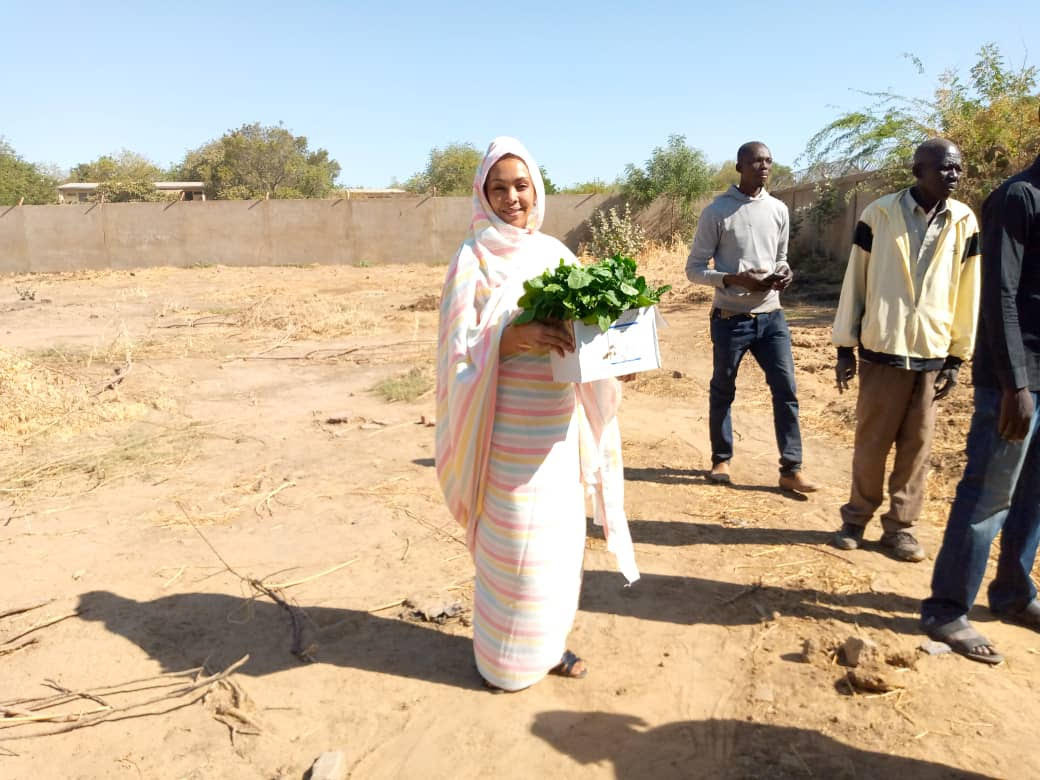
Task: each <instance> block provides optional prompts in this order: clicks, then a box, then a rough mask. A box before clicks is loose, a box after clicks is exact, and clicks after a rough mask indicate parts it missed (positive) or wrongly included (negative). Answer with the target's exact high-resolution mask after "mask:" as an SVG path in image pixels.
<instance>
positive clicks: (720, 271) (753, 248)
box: [686, 185, 790, 314]
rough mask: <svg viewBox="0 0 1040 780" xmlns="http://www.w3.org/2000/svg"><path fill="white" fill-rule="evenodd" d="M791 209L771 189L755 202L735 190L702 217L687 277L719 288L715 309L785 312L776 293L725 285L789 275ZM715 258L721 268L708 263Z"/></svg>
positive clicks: (705, 210) (723, 194) (721, 196)
mask: <svg viewBox="0 0 1040 780" xmlns="http://www.w3.org/2000/svg"><path fill="white" fill-rule="evenodd" d="M789 229H790V224H789V220H788V215H787V206H786V205H785V204H784V202H783V201H781V200H778V199H777V198H774V197H773V196H772V195H770V194H769V193H768V192H766V191H765V190H762V192H760V193H759V194H758V195H757V196H756V197H754V198H751V197H748V196H747V195H745V194H744V193H742V192H741V191H740V190H738V189H737V188H736V186H735V185H734V186H731V187H730V188H729V189H728V190H726V191H725V192H724V193H722V194H721V195H719V196H718V197H717V198H715V200H713V201H712V202H711V203H710V204H708V206H707V207H705V209H704V211H702V212H701V217H700V220H699V221H698V223H697V234H696V235H695V236H694V238H693V246H692V247H691V248H690V256H689V258H688V259H687V260H686V278H687V279H689V280H690V281H691V282H693V283H694V284H706V285H709V286H711V287H714V288H715V306H717V307H718V308H720V309H727V310H729V311H739V312H745V313H748V314H761V313H763V312H767V311H774V310H776V309H779V308H780V293H779V292H777V291H776V290H766V291H765V292H751V291H749V290H745V289H744V288H743V287H736V286H729V287H727V286H726V285H724V284H723V282H722V279H723V277H725V276H726V274H737V273H740V272H741V271H765V272H766V273H767V274H772V273H786V272H787V271H788V270H789V268H790V267H789V266H788V265H787V237H788V232H789ZM712 258H714V259H715V267H714V268H713V269H712V268H708V261H709V260H711V259H712Z"/></svg>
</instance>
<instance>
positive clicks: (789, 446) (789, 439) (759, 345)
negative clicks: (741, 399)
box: [708, 309, 802, 474]
mask: <svg viewBox="0 0 1040 780" xmlns="http://www.w3.org/2000/svg"><path fill="white" fill-rule="evenodd" d="M711 343H712V345H713V348H714V359H715V366H714V371H713V373H712V376H711V384H710V386H709V412H708V428H709V430H710V433H711V462H712V463H713V464H715V463H720V462H722V461H725V460H729V459H730V458H732V457H733V423H732V420H731V419H730V406H732V405H733V398H734V396H735V395H736V389H737V370H738V369H739V368H740V361H741V360H743V358H744V354H745V353H746V352H748V351H750V352H751V354H752V355H754V357H755V360H757V361H758V365H760V366H761V367H762V370H763V371H764V372H765V375H766V383H767V384H768V385H769V390H770V391H771V392H772V394H773V427H774V429H775V430H776V445H777V448H778V449H779V450H780V473H781V474H793V473H794V472H796V471H798V470H799V469H800V468H801V467H802V435H801V432H800V431H799V429H798V397H797V390H796V388H795V383H794V359H793V358H792V357H791V331H789V330H788V329H787V320H786V319H784V312H783V310H782V309H777V310H776V311H771V312H766V313H765V314H759V315H758V316H757V317H753V316H751V315H748V314H743V315H736V316H733V317H729V318H725V319H724V318H722V317H721V316H719V313H718V309H714V310H712V315H711Z"/></svg>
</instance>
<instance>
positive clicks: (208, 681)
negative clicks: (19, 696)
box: [0, 654, 249, 736]
mask: <svg viewBox="0 0 1040 780" xmlns="http://www.w3.org/2000/svg"><path fill="white" fill-rule="evenodd" d="M248 660H249V655H248V654H247V655H244V656H242V657H241V658H240V659H238V660H237V661H235V662H234V663H233V664H231V665H230V666H229V667H227V669H225V670H224V671H222V672H219V673H217V674H214V675H211V676H210V677H202V678H200V679H199V680H197V681H195V682H192V683H190V684H188V685H186V686H184V687H181V688H178V689H177V690H174V691H170V692H169V693H166V694H163V695H162V696H155V697H152V698H150V699H146V700H145V701H140V702H136V703H133V704H127V705H123V706H120V707H112V706H103V707H95V708H93V709H90V710H85V711H82V712H74V713H68V712H60V713H59V712H49V713H39V714H34V715H24V716H16V717H10V718H4V719H2V720H0V729H5V728H14V727H17V726H22V725H25V724H28V723H68V724H69V725H67V726H63V727H61V728H59V729H54V730H52V731H47V732H43V733H41V734H35V735H33V736H50V735H52V734H63V733H65V732H67V731H73V730H75V729H80V728H85V727H87V726H93V725H95V724H97V723H100V722H102V721H103V720H107V719H109V718H111V717H112V716H113V715H117V714H120V713H124V712H130V711H131V710H136V709H140V708H141V707H149V706H151V705H153V704H158V703H160V702H164V701H169V700H170V699H179V698H183V697H184V696H187V695H188V694H190V693H193V692H195V691H197V690H199V689H201V688H208V687H209V686H211V685H213V684H215V683H217V682H220V681H221V680H223V679H225V678H226V677H228V676H229V675H231V674H233V673H234V672H235V671H237V670H238V669H239V668H240V667H241V666H242V665H243V664H245V663H246V662H247V661H248ZM181 674H183V673H181ZM125 684H127V685H129V684H130V683H125Z"/></svg>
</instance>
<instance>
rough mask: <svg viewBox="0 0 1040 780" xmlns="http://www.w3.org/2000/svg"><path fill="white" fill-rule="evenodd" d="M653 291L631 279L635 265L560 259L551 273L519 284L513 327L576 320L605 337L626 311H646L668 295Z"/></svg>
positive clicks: (617, 259)
mask: <svg viewBox="0 0 1040 780" xmlns="http://www.w3.org/2000/svg"><path fill="white" fill-rule="evenodd" d="M671 289H672V287H671V285H667V284H666V285H665V286H663V287H657V288H653V287H650V286H648V285H647V283H646V279H645V278H644V277H642V276H636V261H635V260H633V259H632V258H631V257H625V256H624V255H614V256H613V257H608V258H606V259H604V260H600V261H599V262H598V263H593V264H592V265H589V266H580V265H569V264H567V263H566V262H565V261H564V260H563V259H561V260H560V264H559V265H558V266H557V267H556V268H555V269H552V270H549V271H546V272H545V273H543V274H542V275H541V276H536V277H534V278H533V279H528V280H527V281H526V282H524V294H523V295H522V296H521V297H520V300H519V301H518V305H519V306H520V307H521V308H522V309H523V311H522V312H521V313H520V316H518V317H517V318H516V320H514V322H515V323H516V324H518V325H523V324H524V323H527V322H533V321H535V320H537V321H539V322H547V321H552V320H580V321H582V322H584V323H585V324H586V325H598V326H599V329H600V330H601V331H603V332H606V331H607V329H608V328H609V327H610V324H611V323H612V322H614V320H616V319H617V318H618V317H620V316H621V315H622V314H623V313H624V312H626V311H628V310H629V309H638V308H641V307H643V306H652V305H653V304H655V303H659V302H660V300H661V296H662V295H664V294H665V293H666V292H668V291H669V290H671Z"/></svg>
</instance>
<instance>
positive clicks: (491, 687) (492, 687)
mask: <svg viewBox="0 0 1040 780" xmlns="http://www.w3.org/2000/svg"><path fill="white" fill-rule="evenodd" d="M480 681H481V682H482V683H483V684H484V687H485V688H487V690H488V692H489V693H495V694H498V693H509V691H507V690H506V689H505V688H499V687H498V686H497V685H492V684H491V683H489V682H488V681H487V680H486V679H484V677H483V675H481V678H480Z"/></svg>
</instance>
